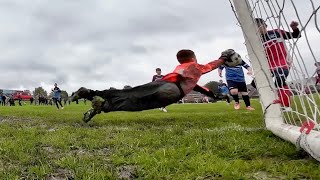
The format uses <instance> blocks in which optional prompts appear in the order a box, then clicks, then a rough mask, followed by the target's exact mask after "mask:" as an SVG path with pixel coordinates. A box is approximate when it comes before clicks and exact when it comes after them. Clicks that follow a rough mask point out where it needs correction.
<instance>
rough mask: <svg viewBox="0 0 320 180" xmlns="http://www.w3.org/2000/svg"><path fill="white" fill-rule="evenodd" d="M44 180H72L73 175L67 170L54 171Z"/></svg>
mask: <svg viewBox="0 0 320 180" xmlns="http://www.w3.org/2000/svg"><path fill="white" fill-rule="evenodd" d="M44 179H45V180H73V179H74V174H73V173H72V171H70V170H68V169H56V170H55V171H54V172H53V173H51V174H48V175H46V176H45V177H44Z"/></svg>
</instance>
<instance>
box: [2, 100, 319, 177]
mask: <svg viewBox="0 0 320 180" xmlns="http://www.w3.org/2000/svg"><path fill="white" fill-rule="evenodd" d="M253 106H254V107H255V108H256V111H251V112H249V111H246V110H245V109H244V106H243V104H242V109H241V110H239V111H235V110H233V108H232V106H228V105H226V104H225V103H224V102H218V103H214V104H184V105H182V104H176V105H171V106H169V107H168V111H169V112H168V113H163V112H161V111H159V110H157V109H156V110H149V111H143V112H134V113H132V112H114V113H108V114H100V115H97V116H96V117H95V118H94V119H93V121H91V122H89V123H88V124H85V123H83V122H82V121H81V118H82V114H83V113H84V112H85V111H86V110H87V109H88V108H89V105H84V104H79V105H76V104H72V105H70V106H66V107H65V109H64V110H57V109H56V108H55V107H54V106H30V105H26V106H22V107H19V106H15V107H0V179H50V178H51V179H53V178H60V179H66V178H69V179H319V178H320V166H319V163H318V162H317V161H315V160H313V159H311V158H310V157H308V156H301V155H300V154H299V153H298V152H297V151H296V148H295V146H294V145H292V144H290V143H288V142H285V141H283V140H281V139H280V138H278V137H276V136H274V135H273V134H272V133H271V132H269V131H267V130H265V128H264V122H263V118H262V111H261V109H260V104H259V103H258V102H257V101H255V100H253Z"/></svg>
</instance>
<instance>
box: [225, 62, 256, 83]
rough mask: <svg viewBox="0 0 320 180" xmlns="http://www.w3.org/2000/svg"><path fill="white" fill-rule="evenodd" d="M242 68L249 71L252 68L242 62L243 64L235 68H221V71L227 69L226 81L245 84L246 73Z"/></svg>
mask: <svg viewBox="0 0 320 180" xmlns="http://www.w3.org/2000/svg"><path fill="white" fill-rule="evenodd" d="M242 67H244V68H246V69H248V68H249V67H250V66H249V65H248V64H247V63H246V62H244V61H242V63H241V64H239V65H238V66H235V67H228V66H224V65H222V66H220V67H219V69H221V70H223V69H224V68H226V80H227V81H236V82H245V78H244V73H243V69H242Z"/></svg>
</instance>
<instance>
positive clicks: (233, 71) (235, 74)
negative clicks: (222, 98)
mask: <svg viewBox="0 0 320 180" xmlns="http://www.w3.org/2000/svg"><path fill="white" fill-rule="evenodd" d="M242 67H244V68H246V69H247V70H248V73H247V74H248V75H252V68H251V67H250V66H249V65H248V64H247V63H246V62H244V61H242V63H241V64H240V65H238V66H235V67H227V66H225V65H222V66H220V67H219V69H218V72H219V76H220V77H222V70H223V69H224V68H225V69H226V80H227V84H228V87H229V90H230V94H231V96H232V97H233V99H234V101H235V104H234V109H236V110H238V109H240V103H239V96H238V94H239V93H241V95H242V98H243V101H244V103H245V104H246V106H247V110H254V108H252V107H251V106H250V98H249V96H248V90H247V85H246V81H245V78H244V73H243V69H242Z"/></svg>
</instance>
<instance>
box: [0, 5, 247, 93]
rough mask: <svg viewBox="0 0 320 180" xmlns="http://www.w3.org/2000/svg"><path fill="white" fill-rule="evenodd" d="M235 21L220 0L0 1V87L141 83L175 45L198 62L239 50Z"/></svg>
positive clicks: (167, 61)
mask: <svg viewBox="0 0 320 180" xmlns="http://www.w3.org/2000/svg"><path fill="white" fill-rule="evenodd" d="M236 24H237V23H236V18H235V17H234V14H233V12H232V10H231V8H230V4H229V2H228V1H227V0H200V1H194V0H183V1H172V0H152V1H151V0H137V1H132V0H54V1H53V0H50V1H49V0H33V1H26V0H0V27H1V28H0V49H1V55H0V62H1V65H0V70H1V71H0V72H1V78H0V88H4V89H30V90H34V88H35V87H38V86H43V87H44V88H45V89H46V90H50V89H51V88H52V87H53V84H54V83H55V82H57V83H58V85H59V87H60V88H61V89H64V90H67V91H68V92H69V93H70V92H72V91H74V90H76V89H78V88H79V87H81V86H85V87H88V88H91V89H106V88H109V87H116V88H122V87H123V86H124V85H131V86H136V85H140V84H144V83H147V82H149V81H151V78H152V76H153V75H154V74H155V69H156V68H157V67H160V68H161V69H162V70H163V74H166V73H169V72H171V71H172V70H173V69H174V67H175V66H176V65H177V64H178V63H177V60H176V58H175V55H176V52H177V51H178V50H180V49H182V48H188V49H192V50H194V51H195V52H196V54H197V57H198V61H199V63H206V62H208V61H209V60H213V59H217V58H218V57H219V54H220V52H221V51H223V50H225V49H227V48H233V49H235V50H236V51H238V52H239V53H240V54H241V55H243V56H244V55H245V54H246V48H245V46H244V44H243V43H244V39H243V35H242V32H241V29H240V28H239V27H238V26H237V25H236ZM217 74H218V73H217V70H215V71H213V72H211V73H209V74H206V75H205V76H203V77H202V78H201V80H200V82H199V84H201V85H204V84H205V83H207V82H208V81H211V80H215V81H218V80H219V79H220V78H219V77H218V75H217ZM247 78H248V77H247ZM248 80H250V78H248Z"/></svg>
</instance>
